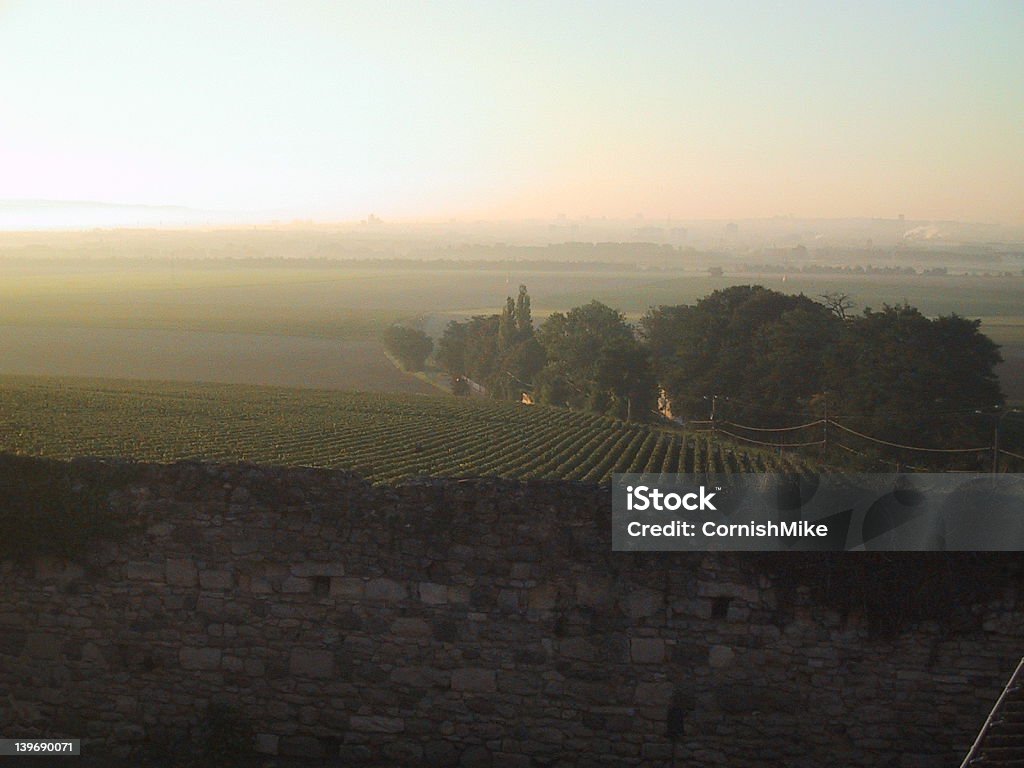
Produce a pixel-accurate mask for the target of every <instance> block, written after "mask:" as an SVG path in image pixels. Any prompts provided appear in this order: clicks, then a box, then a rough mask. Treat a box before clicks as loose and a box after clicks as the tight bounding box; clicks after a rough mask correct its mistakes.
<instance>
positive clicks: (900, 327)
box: [436, 285, 1004, 445]
mask: <svg viewBox="0 0 1024 768" xmlns="http://www.w3.org/2000/svg"><path fill="white" fill-rule="evenodd" d="M436 357H437V360H438V362H439V363H440V365H441V366H442V367H443V368H445V369H446V370H448V371H449V372H450V373H451V374H452V375H453V377H455V378H456V379H459V378H460V377H466V378H468V379H471V380H472V381H474V382H476V383H478V384H480V385H481V386H482V387H484V388H486V390H487V391H488V392H490V393H491V394H492V395H494V396H496V397H501V398H509V399H517V400H518V399H519V397H520V396H521V394H522V393H523V392H529V393H530V395H531V397H533V399H534V400H535V401H536V402H540V403H549V404H553V405H561V406H568V407H571V408H579V409H586V410H591V411H594V412H597V413H602V414H609V415H614V416H617V417H619V418H625V419H645V418H650V417H651V416H652V415H653V414H654V413H655V404H656V402H657V398H658V392H659V389H660V390H663V392H664V394H665V396H666V397H667V398H668V400H669V402H670V403H671V406H672V412H673V415H674V416H680V417H682V418H684V419H706V418H707V417H708V415H709V411H710V403H709V399H710V398H711V397H712V396H717V397H718V398H720V399H719V400H718V402H720V403H721V404H722V407H723V408H724V409H725V413H724V414H723V415H725V416H726V417H727V418H729V419H733V420H742V421H743V422H744V423H746V424H750V425H756V426H762V427H774V426H779V427H781V426H790V425H793V424H794V423H797V422H799V421H811V420H814V419H816V418H820V417H822V416H825V415H829V416H832V417H835V418H841V419H844V420H846V421H847V423H850V424H853V425H854V426H855V427H856V428H857V429H858V430H863V431H865V432H870V433H872V434H875V435H882V436H885V437H886V438H887V439H890V440H897V441H904V442H907V443H910V444H913V445H943V444H948V443H949V442H950V441H951V440H980V441H981V442H980V443H979V445H981V444H984V442H985V441H984V440H983V439H982V435H981V430H982V429H983V428H987V427H986V425H985V422H984V419H979V418H978V415H977V413H976V412H975V411H977V410H990V409H991V408H992V407H993V406H995V405H1001V404H1002V403H1003V401H1004V398H1003V394H1002V392H1001V391H1000V388H999V383H998V379H997V377H996V374H995V366H996V365H997V364H998V363H999V362H1000V360H1001V358H1000V355H999V351H998V347H997V346H996V345H995V344H994V343H993V342H992V341H991V340H990V339H989V338H988V337H986V336H985V335H984V334H982V333H981V331H980V321H977V320H968V319H965V318H963V317H958V316H957V315H949V316H944V317H939V318H935V319H931V318H928V317H925V316H924V315H922V314H921V313H920V312H919V311H918V310H917V309H915V308H913V307H910V306H907V305H901V306H895V307H890V306H885V307H883V308H882V309H881V310H880V311H873V310H871V309H866V310H864V311H863V312H862V313H861V314H854V313H853V312H852V302H851V301H850V299H849V297H848V296H846V295H843V294H831V295H826V296H822V297H820V300H815V299H812V298H810V297H808V296H804V295H802V294H801V295H797V296H794V295H789V294H784V293H780V292H778V291H773V290H769V289H767V288H764V287H761V286H751V285H743V286H733V287H730V288H725V289H721V290H717V291H715V292H714V293H712V294H710V295H708V296H706V297H705V298H703V299H701V300H700V301H698V302H697V303H696V304H693V305H677V306H660V307H657V308H654V309H651V310H650V311H649V312H648V313H647V314H646V315H645V316H644V317H643V318H642V319H641V321H640V327H639V334H638V333H637V331H636V330H635V329H634V328H633V327H632V326H631V325H630V324H629V323H628V322H627V321H626V319H625V317H624V316H623V315H622V313H620V312H618V311H616V310H614V309H612V308H611V307H608V306H605V305H604V304H601V303H600V302H597V301H592V302H590V303H589V304H586V305H584V306H582V307H576V308H574V309H572V310H570V311H569V312H567V313H560V312H556V313H554V314H552V315H551V316H550V317H548V319H547V320H545V321H544V323H542V324H541V325H540V326H539V327H538V328H537V330H536V331H534V328H533V322H532V319H531V316H530V297H529V294H528V293H527V292H526V288H525V286H521V287H520V289H519V296H518V298H517V299H513V298H511V297H509V298H508V299H507V301H506V305H505V307H504V309H503V310H502V312H501V313H500V314H495V315H489V316H478V317H474V318H471V319H470V320H467V321H465V322H462V323H458V322H452V323H450V324H449V325H448V328H447V330H446V331H445V333H444V336H443V338H442V339H441V340H440V343H439V345H438V352H437V356H436ZM826 409H827V411H826Z"/></svg>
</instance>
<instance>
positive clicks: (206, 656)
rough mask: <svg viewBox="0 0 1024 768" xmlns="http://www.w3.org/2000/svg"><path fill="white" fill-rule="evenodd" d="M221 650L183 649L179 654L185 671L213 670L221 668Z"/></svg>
mask: <svg viewBox="0 0 1024 768" xmlns="http://www.w3.org/2000/svg"><path fill="white" fill-rule="evenodd" d="M220 655H221V653H220V648H182V649H181V651H180V652H179V654H178V658H179V659H180V661H181V666H182V667H184V668H185V669H205V670H212V669H217V668H218V667H220Z"/></svg>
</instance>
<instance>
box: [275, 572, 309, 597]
mask: <svg viewBox="0 0 1024 768" xmlns="http://www.w3.org/2000/svg"><path fill="white" fill-rule="evenodd" d="M281 591H282V592H284V593H285V594H292V595H293V594H298V593H300V592H312V591H313V580H312V579H306V578H300V577H298V576H289V577H287V578H286V579H284V581H282V582H281Z"/></svg>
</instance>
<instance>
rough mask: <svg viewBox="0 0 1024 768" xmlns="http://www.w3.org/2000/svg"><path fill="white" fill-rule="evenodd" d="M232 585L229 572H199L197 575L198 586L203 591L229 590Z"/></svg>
mask: <svg viewBox="0 0 1024 768" xmlns="http://www.w3.org/2000/svg"><path fill="white" fill-rule="evenodd" d="M234 585H235V577H234V574H233V573H231V571H201V572H200V574H199V586H200V587H202V588H203V589H231V588H232V587H233V586H234Z"/></svg>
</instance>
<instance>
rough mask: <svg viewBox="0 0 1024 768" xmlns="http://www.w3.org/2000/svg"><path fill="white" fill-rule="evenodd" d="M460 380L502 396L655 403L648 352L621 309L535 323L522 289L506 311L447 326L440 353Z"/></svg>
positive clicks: (634, 413) (629, 405)
mask: <svg viewBox="0 0 1024 768" xmlns="http://www.w3.org/2000/svg"><path fill="white" fill-rule="evenodd" d="M436 358H437V361H438V363H439V364H440V365H441V367H443V368H444V369H445V370H447V371H448V372H449V373H451V374H452V376H453V378H454V379H455V381H456V382H458V383H461V382H462V380H463V379H464V378H468V379H470V380H472V381H474V382H476V383H477V384H479V385H480V386H483V387H485V388H486V389H487V390H488V391H489V392H490V393H491V394H492V395H494V396H495V397H500V398H506V399H515V400H518V399H519V398H520V397H521V396H522V394H523V393H524V392H525V393H528V394H529V395H530V396H531V397H532V398H533V399H534V401H535V402H539V403H548V404H552V405H561V406H569V407H573V408H583V409H588V410H592V411H596V412H598V413H604V414H609V415H614V416H618V417H620V418H626V419H629V418H647V417H648V416H650V415H651V409H652V408H653V404H654V402H655V382H654V375H653V371H652V368H651V365H650V361H649V358H648V355H647V352H646V350H645V349H644V348H643V346H642V345H641V344H640V342H639V341H638V340H637V338H636V335H635V333H634V331H633V328H632V327H631V326H630V325H629V323H627V322H626V320H625V318H624V317H623V316H622V314H621V313H619V312H616V311H615V310H613V309H611V308H610V307H607V306H605V305H604V304H601V303H599V302H596V301H594V302H591V303H590V304H587V305H586V306H583V307H576V308H575V309H573V310H571V311H570V312H568V313H567V314H562V313H555V314H553V315H551V316H550V317H549V318H548V319H547V320H545V321H544V323H543V324H541V326H540V327H539V328H538V329H536V330H535V329H534V326H533V319H532V315H531V311H530V295H529V293H528V292H527V290H526V286H520V287H519V295H518V297H517V298H516V299H513V298H512V297H508V298H507V299H506V303H505V307H504V308H503V309H502V312H501V314H499V315H486V316H477V317H473V318H470V319H469V320H467V321H465V322H461V323H459V322H454V321H453V322H451V323H449V324H448V327H447V329H446V330H445V332H444V335H443V336H442V338H441V340H440V342H439V343H438V351H437V355H436Z"/></svg>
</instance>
